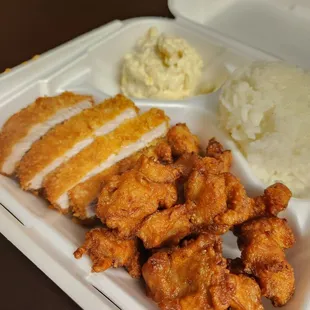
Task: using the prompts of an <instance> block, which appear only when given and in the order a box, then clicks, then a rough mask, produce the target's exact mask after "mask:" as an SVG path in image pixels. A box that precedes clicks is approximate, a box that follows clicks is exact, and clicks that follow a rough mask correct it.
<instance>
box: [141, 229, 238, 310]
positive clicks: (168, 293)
mask: <svg viewBox="0 0 310 310" xmlns="http://www.w3.org/2000/svg"><path fill="white" fill-rule="evenodd" d="M221 250H222V246H221V240H220V238H219V237H218V236H215V235H209V234H201V235H200V236H199V237H198V238H197V239H196V240H190V241H187V242H185V243H184V245H183V247H177V248H175V249H173V250H168V251H159V252H157V253H155V254H154V255H153V256H151V257H150V258H149V259H148V261H147V262H146V264H144V266H143V267H142V275H143V278H144V280H145V282H146V285H147V289H148V293H149V296H150V297H152V298H153V300H154V301H155V302H157V303H158V305H159V307H160V308H161V309H165V310H168V309H169V310H173V309H177V310H192V309H223V310H224V309H227V308H228V307H229V305H230V303H231V298H232V295H233V294H234V292H235V287H234V286H233V284H232V283H231V282H230V280H229V271H228V270H227V269H226V260H225V259H224V258H223V257H222V253H221Z"/></svg>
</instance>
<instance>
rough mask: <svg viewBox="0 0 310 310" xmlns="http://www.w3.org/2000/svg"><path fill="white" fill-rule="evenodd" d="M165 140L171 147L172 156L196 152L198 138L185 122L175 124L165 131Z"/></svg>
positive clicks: (197, 150)
mask: <svg viewBox="0 0 310 310" xmlns="http://www.w3.org/2000/svg"><path fill="white" fill-rule="evenodd" d="M167 140H168V143H169V145H170V146H171V148H172V154H173V156H176V157H179V156H181V155H182V154H184V153H198V152H199V140H198V138H197V137H196V136H195V135H193V134H192V133H191V132H190V130H189V129H188V127H187V125H186V124H180V123H179V124H176V125H175V126H173V127H171V128H170V129H169V131H168V133H167Z"/></svg>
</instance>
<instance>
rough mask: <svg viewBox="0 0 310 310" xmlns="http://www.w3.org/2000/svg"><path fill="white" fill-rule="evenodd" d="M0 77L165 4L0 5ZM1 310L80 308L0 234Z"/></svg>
mask: <svg viewBox="0 0 310 310" xmlns="http://www.w3.org/2000/svg"><path fill="white" fill-rule="evenodd" d="M0 12H1V15H0V38H1V41H0V42H1V43H0V48H1V49H0V72H2V71H3V70H4V69H5V68H9V67H13V66H16V65H18V64H19V63H21V62H23V61H25V60H27V59H30V58H31V57H32V56H33V55H35V54H41V53H43V52H45V51H47V50H49V49H51V48H53V47H55V46H57V45H60V44H62V43H64V42H66V41H68V40H70V39H72V38H74V37H76V36H78V35H80V34H83V33H85V32H87V31H89V30H91V29H94V28H96V27H98V26H101V25H103V24H105V23H107V22H109V21H112V20H114V19H126V18H131V17H135V16H171V15H170V13H169V10H168V7H167V0H152V1H150V0H109V1H108V0H9V1H5V0H1V1H0ZM0 268H1V279H0V309H1V310H19V309H23V310H28V309H31V310H36V309H40V310H41V309H44V310H49V309H51V310H52V309H53V310H55V309H57V310H62V309H65V310H71V309H72V310H73V309H75V310H76V309H80V308H79V307H78V306H77V305H76V304H75V303H74V302H73V301H72V300H71V299H70V298H69V297H68V296H67V295H65V294H64V293H63V292H62V291H61V290H60V289H59V288H58V287H57V286H56V285H55V284H54V283H53V282H52V281H51V280H50V279H49V278H47V277H46V276H45V275H44V274H43V273H42V272H41V271H40V270H39V269H38V268H37V267H36V266H35V265H33V264H32V263H31V262H30V261H29V260H28V259H27V258H26V257H25V256H24V255H23V254H22V253H20V252H19V251H18V250H17V249H16V248H15V247H14V246H13V245H12V244H11V243H10V242H9V241H7V240H6V239H5V238H4V237H3V236H2V235H1V234H0Z"/></svg>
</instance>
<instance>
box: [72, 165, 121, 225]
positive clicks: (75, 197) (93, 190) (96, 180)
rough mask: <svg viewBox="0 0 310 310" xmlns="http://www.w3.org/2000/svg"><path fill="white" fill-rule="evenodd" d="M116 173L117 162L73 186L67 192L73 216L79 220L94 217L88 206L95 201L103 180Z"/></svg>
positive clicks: (117, 168)
mask: <svg viewBox="0 0 310 310" xmlns="http://www.w3.org/2000/svg"><path fill="white" fill-rule="evenodd" d="M117 174H119V164H115V165H113V166H112V167H110V168H108V169H106V170H104V171H102V172H101V173H99V174H96V175H95V176H93V177H92V178H90V179H89V180H87V181H85V182H82V183H80V184H78V185H76V186H75V187H73V188H72V190H70V191H69V193H68V195H69V199H70V207H71V209H72V213H73V216H74V217H76V218H79V219H80V220H85V219H88V218H90V217H94V214H93V212H91V211H90V210H89V208H90V207H91V205H92V204H93V203H95V199H96V198H97V197H98V195H99V193H100V191H101V189H102V186H103V185H104V184H105V182H107V181H108V180H109V179H110V178H111V177H112V176H114V175H117Z"/></svg>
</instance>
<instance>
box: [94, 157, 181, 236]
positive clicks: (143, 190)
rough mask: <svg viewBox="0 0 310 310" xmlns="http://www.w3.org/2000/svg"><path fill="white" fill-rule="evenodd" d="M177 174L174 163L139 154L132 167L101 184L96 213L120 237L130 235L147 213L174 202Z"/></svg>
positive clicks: (167, 206)
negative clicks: (101, 188)
mask: <svg viewBox="0 0 310 310" xmlns="http://www.w3.org/2000/svg"><path fill="white" fill-rule="evenodd" d="M179 176H180V172H179V171H178V170H177V169H175V168H174V167H172V166H164V165H162V164H160V163H158V162H155V161H154V160H153V159H152V158H147V157H145V156H141V157H140V159H139V161H138V163H137V165H136V166H135V168H134V169H132V170H130V171H127V172H125V173H124V174H122V175H121V176H115V177H112V178H111V179H110V181H109V182H107V184H106V185H105V186H104V187H103V190H102V192H101V194H100V196H99V200H98V205H97V211H96V214H97V216H98V217H99V218H100V219H101V221H102V222H103V223H106V225H107V226H108V227H110V228H113V229H117V231H118V233H119V234H120V236H121V237H132V236H134V234H135V233H136V231H137V230H138V229H139V227H140V225H141V223H142V221H143V220H144V219H145V218H146V217H147V216H148V215H150V214H152V213H154V212H155V211H156V210H157V209H158V208H159V207H165V208H170V207H172V206H173V205H174V204H175V203H176V201H177V198H178V197H177V189H176V185H175V181H176V179H177V178H179Z"/></svg>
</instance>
